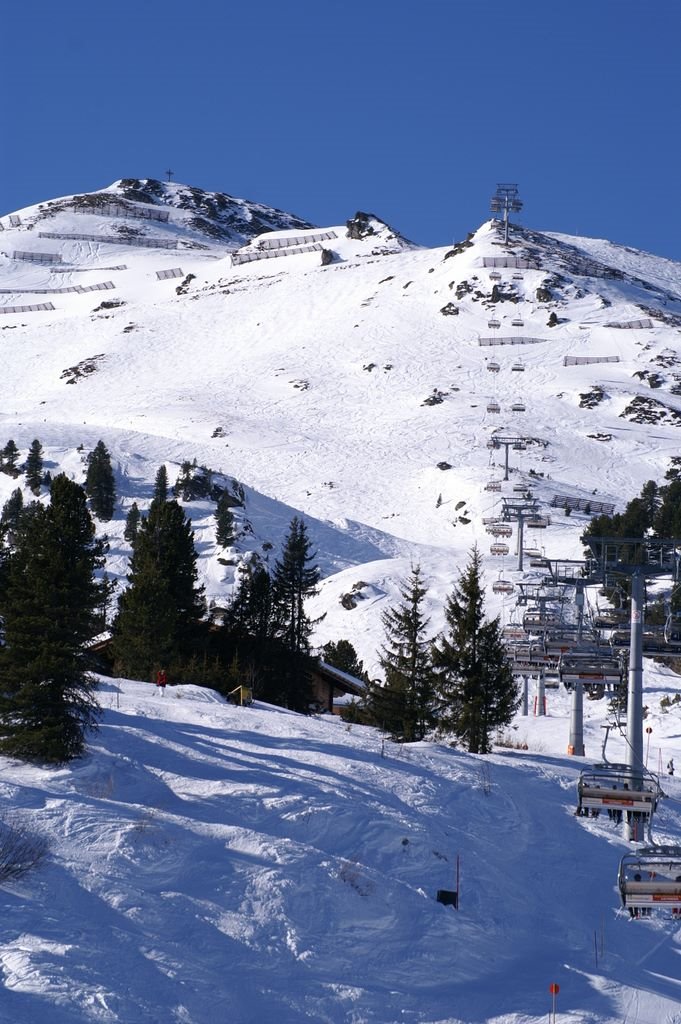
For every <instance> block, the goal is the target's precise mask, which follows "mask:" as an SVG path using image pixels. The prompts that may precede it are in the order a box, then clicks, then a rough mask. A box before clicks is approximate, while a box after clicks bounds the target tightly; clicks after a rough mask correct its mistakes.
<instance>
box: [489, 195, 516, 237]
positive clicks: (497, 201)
mask: <svg viewBox="0 0 681 1024" xmlns="http://www.w3.org/2000/svg"><path fill="white" fill-rule="evenodd" d="M522 208H523V201H522V199H519V198H518V186H517V185H511V184H508V183H504V182H502V183H501V184H499V185H497V190H496V192H495V193H494V195H493V196H492V199H491V202H490V209H491V210H492V213H494V214H500V213H501V214H503V222H504V243H505V244H506V245H508V215H509V213H518V212H519V211H520V210H522Z"/></svg>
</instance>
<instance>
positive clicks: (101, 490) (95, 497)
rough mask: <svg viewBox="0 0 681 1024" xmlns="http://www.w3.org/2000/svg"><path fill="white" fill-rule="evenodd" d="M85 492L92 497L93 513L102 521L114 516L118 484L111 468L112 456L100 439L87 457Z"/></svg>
mask: <svg viewBox="0 0 681 1024" xmlns="http://www.w3.org/2000/svg"><path fill="white" fill-rule="evenodd" d="M85 493H86V494H87V496H88V498H89V499H90V505H91V508H92V511H93V513H94V514H95V515H96V516H97V518H98V519H101V520H102V522H108V521H109V520H110V519H112V518H113V514H114V507H115V504H116V484H115V482H114V475H113V470H112V468H111V456H110V455H109V451H108V449H107V447H106V445H105V444H104V442H103V441H98V442H97V444H96V445H95V448H94V450H93V451H91V452H90V454H89V455H88V457H87V475H86V477H85Z"/></svg>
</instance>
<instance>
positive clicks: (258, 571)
mask: <svg viewBox="0 0 681 1024" xmlns="http://www.w3.org/2000/svg"><path fill="white" fill-rule="evenodd" d="M224 625H225V629H226V631H227V633H228V634H229V636H230V637H232V638H233V639H234V640H237V641H241V640H243V639H244V638H247V637H249V638H252V639H253V640H254V641H255V642H256V645H258V644H259V645H262V644H264V643H267V642H269V641H271V640H273V639H274V637H275V620H274V609H273V602H272V580H271V577H270V574H269V573H268V571H267V569H265V567H264V566H262V565H260V564H256V565H254V566H249V567H248V571H247V572H246V574H245V575H244V577H243V579H242V581H241V585H240V587H239V589H238V591H237V593H236V595H235V597H234V599H233V601H232V603H231V605H230V607H229V608H228V609H227V612H226V614H225V617H224Z"/></svg>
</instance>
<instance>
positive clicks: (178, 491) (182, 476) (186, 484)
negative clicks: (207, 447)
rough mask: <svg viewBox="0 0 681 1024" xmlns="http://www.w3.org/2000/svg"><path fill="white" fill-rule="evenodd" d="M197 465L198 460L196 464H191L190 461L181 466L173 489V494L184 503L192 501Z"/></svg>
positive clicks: (186, 460)
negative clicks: (193, 481)
mask: <svg viewBox="0 0 681 1024" xmlns="http://www.w3.org/2000/svg"><path fill="white" fill-rule="evenodd" d="M195 465H196V459H194V462H193V463H192V462H190V461H189V460H188V459H185V461H184V462H183V463H182V464H181V466H180V472H179V474H178V477H177V480H176V481H175V486H174V487H173V494H174V495H175V497H176V498H182V500H183V501H191V500H192V477H193V475H194V467H195Z"/></svg>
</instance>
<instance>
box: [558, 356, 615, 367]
mask: <svg viewBox="0 0 681 1024" xmlns="http://www.w3.org/2000/svg"><path fill="white" fill-rule="evenodd" d="M619 361H620V357H619V356H565V357H564V359H563V366H589V365H590V364H591V363H619Z"/></svg>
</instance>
